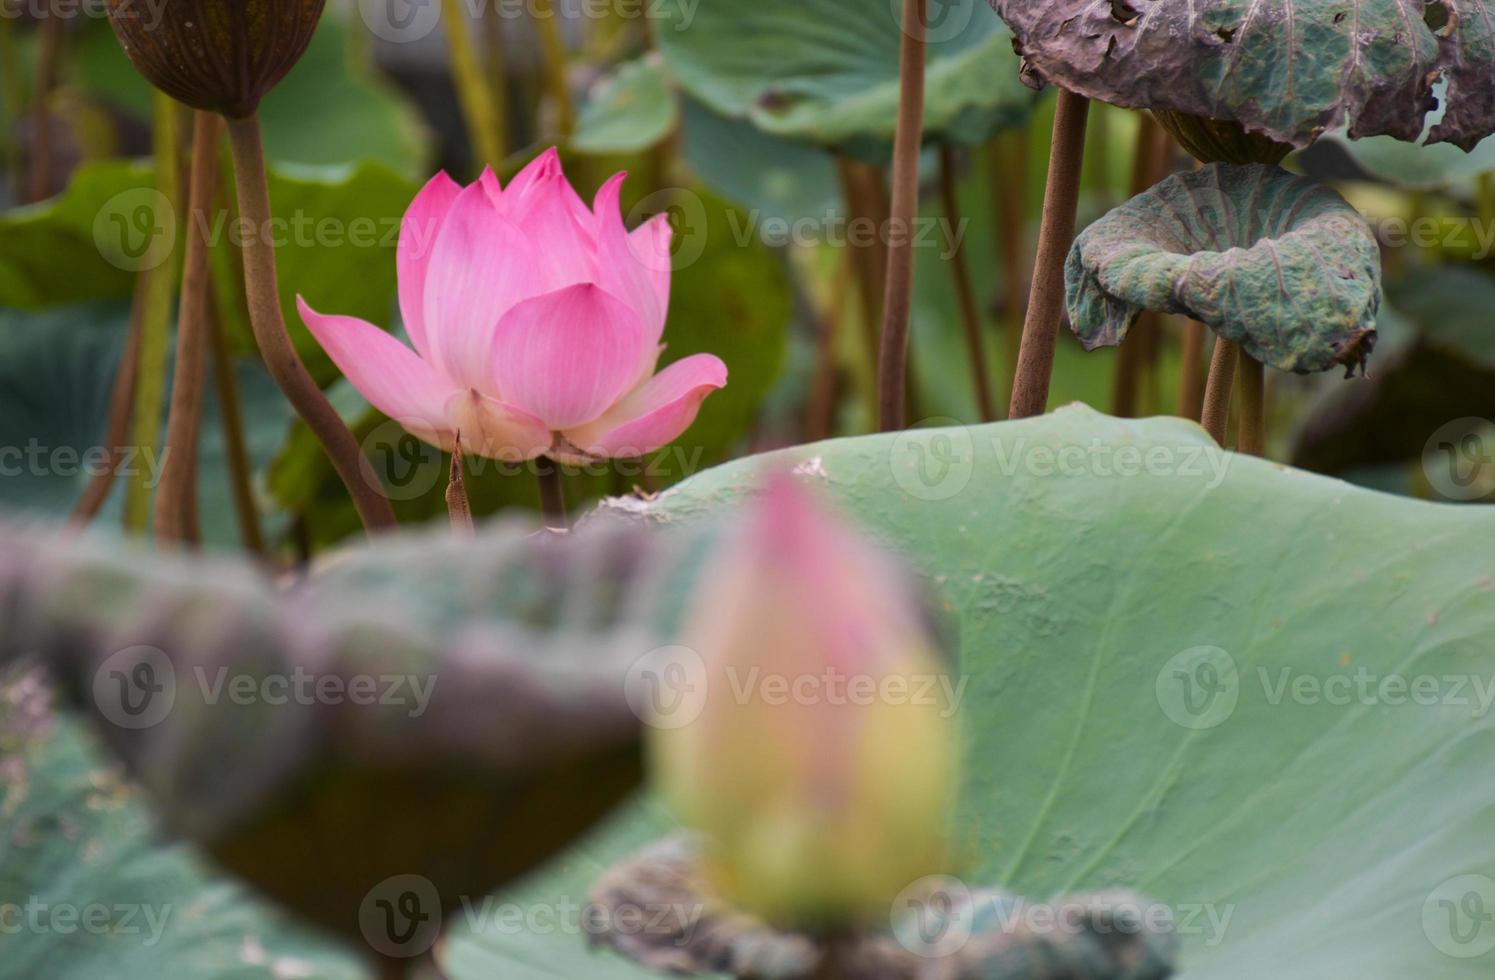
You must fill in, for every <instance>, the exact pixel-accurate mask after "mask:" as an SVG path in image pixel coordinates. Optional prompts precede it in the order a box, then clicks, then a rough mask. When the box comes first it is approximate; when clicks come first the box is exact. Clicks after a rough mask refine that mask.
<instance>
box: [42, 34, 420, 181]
mask: <svg viewBox="0 0 1495 980" xmlns="http://www.w3.org/2000/svg"><path fill="white" fill-rule="evenodd" d="M142 9H143V8H142ZM352 23H353V29H354V31H355V32H357V33H355V34H354V35H352V37H357V36H358V35H360V34H364V32H365V30H366V29H365V27H364V25H363V22H362V21H361V20H359V19H358V18H356V17H355V18H354V20H353V22H352ZM77 43H78V50H77V53H76V55H75V56H74V57H72V58H70V59H69V60H70V64H71V66H72V67H73V68H74V70H75V72H76V78H77V81H78V83H79V84H80V85H82V87H83V88H85V89H86V90H88V91H90V92H92V93H94V94H95V95H97V96H98V97H99V98H101V99H104V100H107V101H108V102H111V103H114V104H116V105H121V106H123V107H126V108H128V109H131V110H133V111H134V112H136V113H138V114H139V115H140V116H141V117H142V118H149V115H150V106H151V87H150V85H149V83H147V82H146V80H145V79H144V78H143V77H142V76H141V75H140V73H139V72H138V71H136V70H135V67H134V66H133V65H131V64H130V62H129V59H128V58H126V57H125V54H124V51H123V50H122V49H121V48H120V46H119V40H118V38H116V37H115V36H114V32H113V31H112V30H110V29H109V26H108V24H106V23H104V22H103V19H102V18H98V19H96V20H93V21H90V22H89V23H88V25H87V29H86V30H84V31H83V32H82V33H81V34H80V35H79V37H78V41H77ZM360 43H366V42H364V41H363V40H362V39H360ZM260 122H261V125H262V126H263V128H264V134H265V153H266V156H267V157H268V158H269V160H270V162H271V163H272V164H273V165H279V166H293V165H294V166H302V167H328V166H341V165H347V164H357V163H362V162H365V161H368V162H374V161H377V162H379V163H382V164H384V165H385V166H388V167H390V168H391V169H393V170H395V171H396V172H398V173H400V174H403V175H404V176H406V177H409V178H411V179H414V178H416V177H419V176H421V174H423V173H424V172H425V170H426V159H427V150H426V148H425V140H424V137H425V132H424V130H423V128H422V125H421V122H420V116H419V113H418V112H417V111H416V109H415V107H414V106H413V105H412V104H411V103H410V102H409V100H408V99H406V98H404V97H403V96H402V95H401V94H400V93H399V92H398V90H396V89H395V88H394V87H393V86H391V85H389V84H388V83H387V82H385V81H383V80H381V79H379V78H378V77H377V75H376V74H375V73H374V72H372V71H370V70H369V69H368V68H367V67H365V66H363V65H361V64H359V63H358V60H357V58H356V57H355V56H354V53H353V52H352V50H351V49H350V34H349V28H348V26H346V25H344V23H343V20H342V18H341V17H340V16H338V15H337V14H335V13H333V12H329V13H328V14H326V15H325V16H324V17H323V18H322V22H321V24H319V25H318V26H317V32H316V34H315V35H314V36H313V37H312V41H311V44H310V46H308V47H307V49H306V53H305V54H304V55H303V56H302V57H301V60H300V61H298V62H297V63H296V67H295V68H293V69H291V72H290V74H288V75H286V77H285V78H284V79H283V80H282V81H281V82H280V84H279V85H277V86H276V87H275V88H274V89H272V90H271V91H270V94H269V95H267V96H266V97H265V101H264V102H263V103H262V104H261V105H260Z"/></svg>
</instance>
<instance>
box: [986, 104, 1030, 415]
mask: <svg viewBox="0 0 1495 980" xmlns="http://www.w3.org/2000/svg"><path fill="white" fill-rule="evenodd" d="M1029 149H1030V140H1029V138H1028V131H1027V130H1026V129H1020V130H1015V131H1013V132H1011V133H1004V134H1003V135H1002V136H999V137H997V139H995V140H993V141H992V144H991V154H990V155H991V181H992V202H993V206H994V208H995V212H996V213H995V216H994V219H995V220H994V223H995V226H996V237H997V242H998V244H999V247H1000V248H1001V250H1002V256H1001V262H1002V289H1003V291H1004V294H1003V300H1002V307H1001V309H1002V336H1003V337H1004V338H1005V340H1004V354H1005V356H1006V365H1007V390H1006V393H1005V394H1006V398H1004V399H1003V403H1004V404H1006V403H1007V402H1008V401H1010V400H1011V398H1012V389H1013V385H1014V384H1015V382H1016V376H1017V360H1018V351H1019V349H1020V347H1021V346H1022V337H1023V334H1022V324H1023V317H1024V315H1025V314H1026V313H1027V309H1028V292H1027V290H1025V289H1023V286H1024V285H1025V284H1026V282H1027V277H1026V276H1025V275H1024V268H1023V265H1024V262H1025V261H1026V257H1027V247H1026V241H1025V239H1026V238H1027V227H1028V196H1027V189H1028V155H1029Z"/></svg>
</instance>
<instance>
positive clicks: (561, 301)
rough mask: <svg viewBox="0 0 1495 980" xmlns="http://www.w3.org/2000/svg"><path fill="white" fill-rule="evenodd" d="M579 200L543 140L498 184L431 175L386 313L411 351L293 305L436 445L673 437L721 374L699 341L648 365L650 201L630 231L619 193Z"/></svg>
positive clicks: (599, 454)
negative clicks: (391, 310) (393, 304)
mask: <svg viewBox="0 0 1495 980" xmlns="http://www.w3.org/2000/svg"><path fill="white" fill-rule="evenodd" d="M625 176H626V174H621V173H620V174H617V175H616V176H614V177H613V178H612V179H611V180H609V181H608V182H607V183H606V184H604V185H603V186H602V189H601V190H599V191H598V192H597V198H596V201H595V202H594V203H593V206H592V208H591V209H588V208H587V206H586V205H585V204H584V203H583V202H582V200H581V198H580V197H578V196H577V194H576V191H575V190H573V189H572V187H571V185H570V183H568V182H567V180H566V176H565V174H564V173H562V172H561V163H560V156H559V154H557V153H556V151H555V150H554V149H551V150H549V151H547V152H546V153H545V154H543V155H542V156H540V157H539V158H538V159H536V160H535V161H534V162H532V163H530V164H529V165H528V166H527V167H525V168H524V169H523V170H522V171H520V172H519V174H518V175H517V176H515V178H514V180H513V181H512V182H511V183H510V184H509V186H508V187H501V186H500V185H499V181H498V178H497V177H495V176H494V175H493V173H492V171H491V170H490V171H484V173H483V176H482V177H481V179H479V180H478V181H477V182H476V183H473V184H471V185H469V186H468V187H466V188H463V187H461V186H459V185H458V184H457V183H456V182H454V181H453V180H452V179H451V178H450V177H448V176H447V175H446V174H444V173H441V174H437V175H436V176H435V177H434V178H432V179H431V181H430V183H428V184H426V186H425V187H424V188H423V189H422V190H421V192H420V193H419V194H418V195H416V198H415V200H414V201H412V202H411V204H410V208H409V210H407V211H406V212H405V218H404V221H403V223H402V224H401V227H400V244H399V250H398V253H397V263H398V272H399V289H400V312H401V314H402V316H403V317H404V321H405V329H406V331H407V332H408V333H409V334H410V340H411V342H412V343H413V344H414V346H415V350H413V351H412V350H411V349H410V348H408V347H406V346H405V345H404V344H402V343H400V342H399V341H398V340H396V339H395V338H394V337H392V336H390V335H389V334H387V333H385V332H384V331H383V330H380V329H379V328H378V327H376V326H374V325H373V324H371V323H367V322H365V321H363V320H359V319H356V318H354V317H348V316H330V315H323V314H321V313H318V312H316V311H315V310H313V309H312V308H311V306H310V305H309V304H307V302H306V300H305V299H303V298H301V297H299V296H298V297H297V303H298V305H299V308H300V310H301V318H302V319H303V320H304V321H305V322H306V325H307V327H308V328H309V329H310V330H311V332H312V335H313V336H315V337H316V338H317V341H318V342H319V343H320V344H321V345H322V347H323V349H324V350H326V351H327V353H328V355H329V356H330V357H331V358H332V360H333V362H334V363H336V364H337V366H338V368H339V369H341V371H342V372H343V374H344V375H345V376H346V377H347V379H348V380H349V381H350V382H352V384H353V386H354V387H355V388H357V389H358V390H359V391H360V392H362V394H363V396H364V397H365V398H367V399H368V401H369V403H370V404H372V405H373V406H374V407H375V408H377V409H379V410H380V411H381V412H383V413H384V414H386V415H388V416H389V417H390V418H392V419H395V420H397V421H398V422H400V424H401V425H403V426H404V427H405V428H406V429H407V430H409V431H410V432H411V434H413V435H415V436H416V437H418V438H420V439H423V440H425V441H426V442H429V443H432V444H434V445H437V446H440V447H441V448H442V449H446V450H450V449H451V448H452V445H453V443H454V442H455V440H456V436H457V434H458V433H459V432H460V433H461V436H462V448H463V450H464V451H469V452H474V453H478V454H480V455H483V456H488V457H490V458H493V459H502V460H509V461H518V460H526V459H533V458H535V457H537V456H541V455H549V456H551V457H553V458H555V459H558V460H561V461H562V462H573V463H580V462H584V461H586V460H588V459H599V458H612V457H632V456H641V455H643V454H645V453H648V452H652V451H653V450H655V449H658V448H660V447H661V446H664V445H665V444H667V443H669V442H671V441H672V440H674V439H675V438H677V437H678V436H679V435H680V434H681V433H682V432H684V431H685V430H686V428H688V427H689V426H690V424H691V422H693V421H694V420H695V417H696V412H697V411H698V410H699V408H700V406H701V402H702V401H703V400H704V399H705V398H706V396H707V395H709V394H710V393H711V392H713V391H715V390H716V389H717V388H720V387H722V386H723V385H725V384H726V383H727V368H726V365H724V364H723V363H722V361H721V359H720V358H718V357H716V356H715V355H712V354H694V355H692V356H690V357H686V358H683V359H682V360H679V361H676V362H675V363H673V364H671V365H669V366H668V367H666V368H665V369H664V370H663V371H660V372H659V373H658V374H655V373H654V372H655V367H656V366H657V364H658V361H659V355H660V352H661V351H663V350H664V347H663V345H662V344H661V343H660V338H661V336H662V334H663V333H664V321H665V313H666V311H667V310H668V308H669V299H670V256H669V246H670V235H671V229H670V225H669V222H668V220H667V218H666V216H665V215H659V216H658V217H655V218H653V219H651V220H650V221H648V222H646V223H645V224H644V225H642V226H640V227H639V228H638V229H637V230H636V231H634V232H633V233H631V234H630V233H629V232H628V230H627V228H626V227H625V226H624V224H623V216H622V211H621V208H620V205H619V203H618V196H619V193H620V191H621V188H622V184H623V179H624V177H625Z"/></svg>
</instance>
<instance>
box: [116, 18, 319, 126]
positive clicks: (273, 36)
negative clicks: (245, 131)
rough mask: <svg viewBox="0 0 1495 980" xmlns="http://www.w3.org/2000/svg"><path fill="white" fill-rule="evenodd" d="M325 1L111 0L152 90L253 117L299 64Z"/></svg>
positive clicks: (121, 33) (128, 48) (122, 35)
mask: <svg viewBox="0 0 1495 980" xmlns="http://www.w3.org/2000/svg"><path fill="white" fill-rule="evenodd" d="M325 2H326V0H254V2H249V0H170V2H169V3H162V4H160V5H159V7H158V6H157V5H147V4H142V3H138V2H136V0H108V4H109V23H110V24H111V25H113V27H114V33H115V34H116V35H118V37H119V41H120V43H121V44H122V45H124V49H125V54H127V55H129V56H130V60H131V61H132V62H134V63H135V67H136V68H138V69H139V70H140V73H141V74H142V75H144V76H145V77H146V78H147V79H148V80H149V81H150V83H151V84H152V85H154V86H156V87H157V88H159V89H160V90H161V91H163V92H165V93H166V94H167V95H169V96H171V97H172V98H174V99H176V100H177V101H179V102H185V103H186V104H187V105H189V106H192V107H193V108H194V109H208V110H211V111H213V112H221V113H223V114H224V115H225V116H228V117H229V118H231V119H239V118H243V117H244V116H248V115H252V114H253V113H254V111H255V110H256V109H258V108H259V104H260V99H261V98H263V97H264V95H265V93H266V92H268V91H270V89H272V88H274V87H275V85H276V84H277V83H278V82H279V81H280V80H281V79H282V78H284V77H285V75H286V73H287V72H288V71H290V70H291V69H292V68H293V67H294V66H295V64H296V62H297V61H299V60H300V59H301V55H302V54H303V53H305V51H306V46H307V45H308V44H309V43H311V36H312V33H313V32H314V31H315V30H316V29H317V22H318V21H319V20H320V19H321V17H322V7H323V5H324V4H325Z"/></svg>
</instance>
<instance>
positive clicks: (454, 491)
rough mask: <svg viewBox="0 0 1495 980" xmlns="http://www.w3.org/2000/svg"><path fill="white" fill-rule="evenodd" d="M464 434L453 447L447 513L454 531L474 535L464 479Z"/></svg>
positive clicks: (447, 492)
mask: <svg viewBox="0 0 1495 980" xmlns="http://www.w3.org/2000/svg"><path fill="white" fill-rule="evenodd" d="M464 468H465V467H464V466H463V461H462V433H460V432H459V433H457V439H456V443H455V445H453V446H452V468H451V475H450V476H449V477H448V478H447V484H446V512H447V515H448V516H449V517H450V518H451V521H452V530H453V531H454V532H455V533H457V534H460V535H467V536H469V537H470V536H471V535H472V533H473V524H472V504H471V503H470V502H469V501H468V499H467V483H466V481H465V479H464V478H463V470H464Z"/></svg>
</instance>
